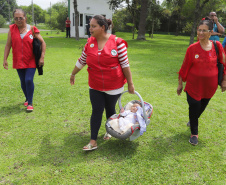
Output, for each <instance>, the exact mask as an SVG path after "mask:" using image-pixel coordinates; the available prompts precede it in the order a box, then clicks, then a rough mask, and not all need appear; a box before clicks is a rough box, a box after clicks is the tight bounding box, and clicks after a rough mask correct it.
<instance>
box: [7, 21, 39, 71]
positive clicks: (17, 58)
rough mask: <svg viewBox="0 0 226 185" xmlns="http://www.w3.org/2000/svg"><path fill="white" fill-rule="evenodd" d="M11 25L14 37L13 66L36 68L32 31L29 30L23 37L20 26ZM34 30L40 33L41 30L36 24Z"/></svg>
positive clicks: (12, 36) (16, 67)
mask: <svg viewBox="0 0 226 185" xmlns="http://www.w3.org/2000/svg"><path fill="white" fill-rule="evenodd" d="M9 27H10V32H11V38H12V53H13V68H15V69H25V68H36V64H35V56H34V54H33V36H32V31H31V30H29V31H28V32H27V34H26V35H25V36H24V38H23V39H21V37H20V32H19V29H18V26H17V25H16V24H12V25H10V26H9ZM34 32H35V33H39V30H38V29H37V28H36V27H35V26H34Z"/></svg>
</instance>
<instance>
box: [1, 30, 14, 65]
mask: <svg viewBox="0 0 226 185" xmlns="http://www.w3.org/2000/svg"><path fill="white" fill-rule="evenodd" d="M11 47H12V38H11V32H10V31H9V32H8V38H7V41H6V45H5V51H4V60H3V67H4V68H5V69H8V62H7V58H8V56H9V52H10V49H11Z"/></svg>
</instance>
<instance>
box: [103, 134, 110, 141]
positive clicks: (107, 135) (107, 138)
mask: <svg viewBox="0 0 226 185" xmlns="http://www.w3.org/2000/svg"><path fill="white" fill-rule="evenodd" d="M103 139H104V140H109V139H111V135H110V134H108V133H107V132H106V134H105V135H104V138H103Z"/></svg>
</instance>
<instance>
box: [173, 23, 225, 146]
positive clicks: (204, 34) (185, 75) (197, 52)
mask: <svg viewBox="0 0 226 185" xmlns="http://www.w3.org/2000/svg"><path fill="white" fill-rule="evenodd" d="M212 32H213V24H212V22H211V21H209V20H202V21H201V22H200V23H199V26H198V29H197V37H198V39H199V42H196V43H195V44H192V45H190V46H189V47H188V49H187V52H186V55H185V58H184V62H183V64H182V66H181V69H180V71H179V85H178V88H177V94H178V95H180V94H181V92H182V90H183V84H182V82H186V86H185V89H184V91H185V92H186V94H187V102H188V105H189V122H188V124H187V125H188V126H190V128H191V137H190V139H189V142H190V143H191V144H192V145H197V144H198V120H199V117H200V116H201V114H202V113H203V111H204V110H205V108H206V106H207V105H208V103H209V101H210V99H211V98H212V97H213V95H214V94H215V92H216V90H217V87H218V68H217V55H216V50H215V47H214V44H213V41H211V40H209V38H210V36H211V33H212ZM216 44H217V47H218V51H219V56H218V59H219V61H220V62H221V63H223V64H224V77H223V81H222V83H221V88H222V92H223V91H225V90H226V75H225V74H226V73H225V72H226V70H225V69H226V64H225V63H226V62H225V53H224V50H223V47H222V45H221V43H220V42H218V41H216Z"/></svg>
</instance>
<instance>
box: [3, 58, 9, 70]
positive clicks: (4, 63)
mask: <svg viewBox="0 0 226 185" xmlns="http://www.w3.org/2000/svg"><path fill="white" fill-rule="evenodd" d="M3 67H4V68H5V69H7V70H8V62H7V60H4V61H3Z"/></svg>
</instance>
